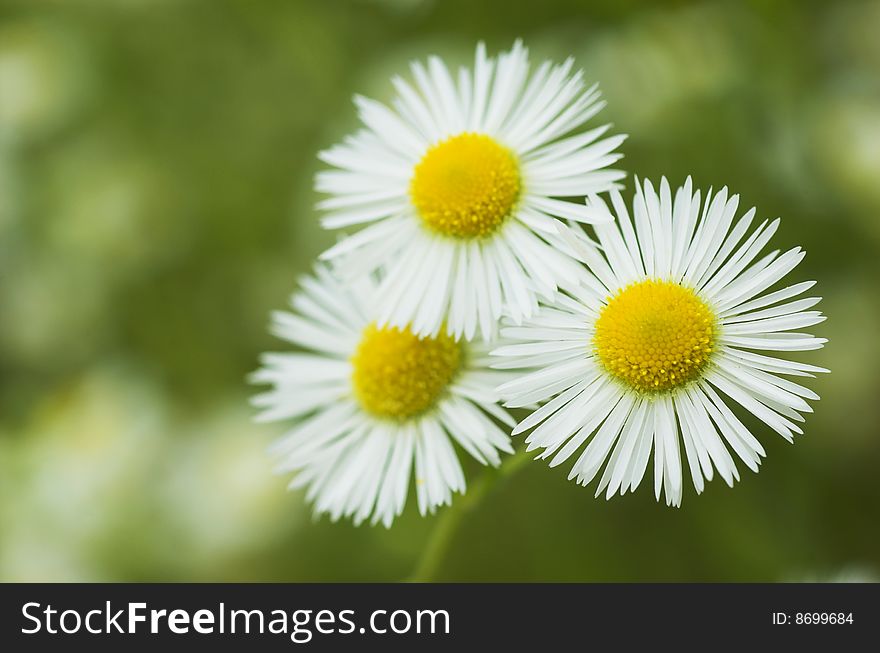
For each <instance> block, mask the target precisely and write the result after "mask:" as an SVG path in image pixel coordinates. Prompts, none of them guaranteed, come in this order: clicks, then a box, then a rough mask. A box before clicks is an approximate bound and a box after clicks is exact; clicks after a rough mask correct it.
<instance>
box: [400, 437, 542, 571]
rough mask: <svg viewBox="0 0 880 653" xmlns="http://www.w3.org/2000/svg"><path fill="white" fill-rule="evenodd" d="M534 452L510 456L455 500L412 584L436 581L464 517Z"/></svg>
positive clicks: (437, 528)
mask: <svg viewBox="0 0 880 653" xmlns="http://www.w3.org/2000/svg"><path fill="white" fill-rule="evenodd" d="M532 455H533V454H531V453H526V450H525V449H524V448H523V449H520V450H519V451H517V452H516V453H515V454H513V455H512V456H510V457H508V458H507V459H506V460H505V461H504V462H503V463H502V464H501V466H500V467H498V468H492V467H490V468H487V469H486V470H485V471H484V472H483V474H482V476H480V477H479V478H478V479H477V480H476V482H475V483H474V484H473V485H471V487H470V488H468V490H467V492H466V493H465V494H464V496H462V497H460V498H459V499H458V501H454V502H453V503H452V505H451V506H450V507H449V508H447V509H446V510H445V511H444V512H443V513H442V514H441V515H440V517H439V518H438V520H437V525H436V526H435V527H434V531H433V532H432V533H431V536H430V538H429V539H428V543H427V545H426V546H425V550H424V552H423V553H422V556H421V557H420V558H419V561H418V563H417V564H416V567H415V570H414V571H413V573H412V574H411V575H410V577H409V581H410V582H414V583H426V582H430V581H432V580H435V579H436V576H437V571H438V570H439V568H440V566H441V565H442V563H443V561H444V560H445V559H446V555H447V553H448V552H449V548H450V545H451V544H452V542H453V541H454V540H455V536H456V534H457V533H458V529H459V527H460V526H461V524H462V522H463V520H464V518H465V517H466V516H467V515H469V514H470V513H472V512H473V511H474V509H476V508H477V507H478V506H479V505H480V503H481V502H482V500H483V498H484V497H485V496H486V495H487V494H488V493H489V492H490V490H492V489H493V488H495V487H496V486H497V485H498V484H499V483H500V482H502V481H504V480H505V479H507V478H509V477H510V476H513V474H514V473H516V472H517V471H518V470H519V469H520V468H521V467H522V466H523V465H524V464H525V463H526V462H528V461H529V460H531V458H532Z"/></svg>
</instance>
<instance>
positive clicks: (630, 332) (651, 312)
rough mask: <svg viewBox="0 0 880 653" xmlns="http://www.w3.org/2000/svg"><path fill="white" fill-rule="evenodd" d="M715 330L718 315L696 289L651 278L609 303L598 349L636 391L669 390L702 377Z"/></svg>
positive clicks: (603, 359)
mask: <svg viewBox="0 0 880 653" xmlns="http://www.w3.org/2000/svg"><path fill="white" fill-rule="evenodd" d="M715 331H716V326H715V315H714V313H713V312H712V310H711V309H710V308H709V307H708V306H707V305H706V303H705V302H704V301H703V300H702V299H700V298H699V297H698V296H697V295H696V293H694V291H693V290H691V289H689V288H685V287H684V286H681V285H679V284H677V283H675V282H672V281H658V280H653V279H648V280H646V281H640V282H637V283H632V284H630V285H629V286H627V287H626V288H624V289H623V290H621V291H620V292H618V293H617V294H616V295H615V296H614V297H612V298H611V299H610V300H609V301H608V305H607V306H605V308H603V309H602V311H601V313H600V314H599V319H598V320H597V321H596V332H595V334H594V336H593V346H594V347H595V351H596V354H597V356H598V357H599V360H600V361H601V363H602V366H603V367H604V368H605V369H606V370H607V371H608V372H609V373H611V374H612V375H613V376H615V377H617V378H618V379H620V380H621V381H623V382H625V383H626V384H627V385H629V386H630V387H631V388H633V389H634V390H637V391H639V392H663V391H667V390H672V389H675V388H678V387H680V386H682V385H685V384H686V383H689V382H691V381H694V380H696V379H698V378H699V377H700V375H701V373H702V372H703V371H704V369H705V367H706V364H707V363H708V362H709V356H710V355H711V353H712V348H713V346H714V342H715Z"/></svg>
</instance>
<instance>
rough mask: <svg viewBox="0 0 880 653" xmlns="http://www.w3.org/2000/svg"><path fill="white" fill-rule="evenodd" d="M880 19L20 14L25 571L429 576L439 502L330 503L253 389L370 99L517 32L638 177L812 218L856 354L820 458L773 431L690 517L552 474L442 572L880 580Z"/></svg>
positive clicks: (797, 229) (2, 169)
mask: <svg viewBox="0 0 880 653" xmlns="http://www.w3.org/2000/svg"><path fill="white" fill-rule="evenodd" d="M878 31H880V2H877V1H873V0H872V1H857V2H834V3H830V2H807V1H801V2H796V1H794V0H792V1H790V2H773V3H766V4H764V3H760V2H717V1H711V2H670V3H659V2H647V1H646V2H640V1H637V0H627V1H619V0H605V1H601V2H586V1H583V0H580V1H575V0H555V1H550V0H548V1H544V2H510V1H508V0H494V1H491V2H474V1H472V0H434V1H431V0H427V1H420V0H384V1H382V0H359V1H357V0H349V1H344V0H321V1H319V0H314V1H306V0H287V1H282V0H279V1H274V2H268V1H253V0H117V1H111V0H104V1H98V0H94V1H86V0H63V1H62V0H57V1H50V0H21V1H14V0H0V578H2V579H3V580H29V581H32V580H279V581H280V580H291V581H306V580H310V581H311V580H397V579H402V578H405V577H407V576H408V574H409V573H410V572H411V570H412V569H413V568H414V566H415V565H416V563H417V561H418V559H419V557H420V556H421V554H422V552H423V551H424V549H425V547H426V542H428V540H429V538H430V536H431V532H432V529H433V528H434V527H435V526H436V524H437V518H431V519H422V518H420V517H419V516H418V515H417V514H416V511H415V510H414V509H412V508H413V506H412V504H413V503H414V502H412V501H411V502H410V504H411V505H410V507H409V509H408V510H407V513H406V515H405V516H404V517H403V518H402V519H400V520H399V521H398V522H397V523H396V524H395V525H394V527H393V528H392V529H391V530H385V529H384V528H381V527H377V528H369V527H363V528H360V529H356V528H353V527H352V526H350V525H349V524H347V523H340V524H333V523H330V522H329V521H328V520H326V519H323V520H317V521H316V520H314V519H313V518H312V516H311V514H310V512H309V509H308V507H307V506H305V505H304V503H303V500H302V496H301V495H300V494H295V493H294V494H290V493H287V492H286V491H285V486H286V479H284V478H280V477H276V476H274V475H273V474H272V473H271V460H270V459H269V458H268V457H267V455H266V453H265V449H266V447H267V445H268V444H269V443H270V442H271V441H272V440H273V438H274V437H276V436H277V435H279V434H280V433H281V431H282V428H283V427H282V426H279V425H268V426H266V425H255V424H253V423H252V422H251V417H252V409H251V408H250V407H249V405H248V403H247V400H248V397H249V395H251V394H253V392H254V389H253V388H251V387H249V386H248V385H247V384H246V382H245V377H246V375H247V373H248V372H250V371H252V370H253V369H254V368H255V367H256V361H257V356H258V354H259V353H260V352H261V351H264V350H270V349H276V348H279V347H280V346H281V345H280V344H279V343H277V342H275V341H273V339H272V338H271V337H270V336H269V335H268V334H267V332H266V324H267V320H268V313H269V311H270V310H271V309H274V308H280V307H282V306H283V305H284V304H285V303H286V299H287V296H288V294H289V293H290V292H291V291H292V290H293V289H294V287H295V283H296V279H297V276H298V275H300V274H301V273H303V272H305V271H307V270H308V269H309V267H310V265H311V261H312V259H313V258H314V257H315V256H316V255H317V254H318V253H319V252H320V251H321V250H322V249H324V248H325V247H327V246H328V245H329V244H331V242H332V241H333V236H332V235H329V234H327V233H322V232H321V230H320V229H319V228H318V226H317V220H316V215H315V211H314V210H313V205H314V202H315V199H316V198H315V196H314V194H313V191H312V189H311V183H312V177H313V175H314V173H315V171H316V170H317V167H318V163H317V160H316V158H315V152H316V151H317V150H319V149H321V148H323V147H326V146H328V145H330V144H332V143H333V142H334V141H336V140H337V139H339V138H340V137H341V136H343V135H344V134H345V133H346V132H347V131H348V130H350V129H352V128H353V127H354V125H355V117H354V111H353V108H352V106H351V102H350V98H351V95H352V94H353V93H354V92H355V91H358V92H362V93H364V94H367V95H371V96H374V97H377V98H379V99H388V98H389V97H390V94H391V86H390V83H389V82H388V78H389V77H390V75H391V74H392V73H394V72H398V71H401V72H403V71H405V69H406V63H407V61H408V60H409V59H411V58H415V57H424V56H426V55H428V54H430V53H438V54H441V55H443V56H444V57H445V58H447V59H448V60H449V61H451V62H452V63H465V62H468V61H469V60H470V59H471V57H472V52H473V47H474V44H475V43H476V41H478V40H480V39H483V40H485V41H486V42H487V44H488V45H489V47H490V49H491V50H492V51H493V52H497V51H498V50H499V49H502V48H507V47H509V46H510V45H511V43H512V42H513V40H514V39H515V38H516V37H523V38H524V39H525V40H526V43H527V45H528V46H529V47H530V48H531V51H532V56H533V60H537V59H542V58H545V57H550V58H555V59H561V58H564V57H566V56H568V55H574V56H575V57H576V60H577V63H578V64H579V65H580V66H582V67H583V68H585V69H586V71H587V77H588V78H590V79H594V80H597V81H598V82H600V84H601V87H602V88H603V89H604V92H605V95H606V98H607V100H608V102H609V106H608V108H607V109H606V110H605V111H604V112H603V114H602V116H601V117H602V118H604V119H605V120H610V121H613V122H614V123H615V125H616V126H615V129H616V130H618V131H622V132H627V133H629V134H630V140H629V141H628V142H627V143H626V144H625V145H624V152H625V154H626V158H625V159H624V161H623V164H624V165H623V167H624V168H625V169H627V170H629V171H631V172H635V173H637V174H639V175H641V176H647V177H650V178H652V179H656V178H658V177H659V176H660V175H661V174H665V175H667V176H668V177H669V178H670V180H671V181H672V182H673V183H675V184H678V183H681V182H682V181H683V180H684V178H685V176H686V175H687V174H693V175H694V177H695V181H696V183H697V184H698V185H699V186H701V187H708V186H710V185H713V186H715V187H716V188H717V187H720V186H722V185H724V184H727V185H729V186H730V187H731V189H732V190H734V191H735V192H739V193H741V195H742V201H743V204H744V205H745V206H746V207H748V206H752V205H757V207H758V209H759V211H758V213H759V215H760V216H764V217H775V216H777V215H778V216H782V217H783V222H782V227H781V229H780V231H779V233H778V235H777V237H776V241H775V242H776V244H777V246H778V247H781V248H783V249H787V248H788V247H791V246H793V245H796V244H800V245H803V246H804V247H805V248H806V249H807V251H808V252H809V254H808V256H807V258H806V260H805V262H804V263H803V264H802V265H801V266H800V268H799V269H798V271H797V275H798V277H799V279H817V280H819V281H820V284H819V286H818V289H819V292H820V294H821V295H823V296H824V298H825V299H824V301H823V304H822V305H821V306H820V308H822V309H823V310H824V311H825V312H826V313H827V314H828V315H829V320H828V321H827V322H826V323H824V324H823V325H821V326H820V327H818V328H816V329H815V331H816V332H817V333H819V334H821V335H824V336H827V337H828V338H830V344H829V345H828V346H827V348H826V349H825V350H823V351H821V352H815V353H812V354H806V355H805V357H804V359H805V360H808V361H809V362H812V363H815V364H818V365H824V366H827V367H830V368H833V374H832V375H830V376H826V377H824V378H820V379H817V380H816V381H815V382H814V383H812V387H813V388H814V389H815V390H816V391H817V392H819V394H820V395H822V401H821V402H819V403H818V404H817V405H816V414H815V415H813V416H811V418H810V419H808V422H807V429H806V435H805V436H804V437H802V438H800V439H799V440H798V441H797V444H796V446H791V445H789V444H787V443H786V442H785V441H783V440H782V439H781V438H779V437H778V436H776V435H775V434H773V433H772V432H770V430H769V429H767V428H761V427H760V426H759V425H757V424H754V426H755V428H756V429H758V433H759V436H760V438H761V440H762V441H763V442H764V443H765V446H766V449H767V452H768V458H767V459H766V461H765V463H764V465H763V467H762V472H761V473H760V474H758V475H754V474H752V473H751V472H749V471H748V470H747V469H746V468H745V467H744V466H740V467H741V473H742V476H743V480H742V482H741V483H739V484H738V485H737V486H735V487H734V489H729V488H728V487H727V486H726V485H724V483H723V482H722V481H721V480H720V479H716V480H715V481H714V482H712V483H711V484H709V486H708V489H707V491H706V492H705V494H704V495H703V496H701V497H696V496H695V495H694V494H693V490H692V489H691V490H690V492H689V493H688V494H687V495H686V496H685V498H684V502H683V507H682V508H681V509H679V510H675V509H669V508H666V507H665V506H664V505H662V504H660V505H658V504H656V503H655V501H654V498H653V494H652V492H651V491H650V489H649V488H644V487H643V488H641V489H642V490H644V491H640V492H638V493H637V494H636V495H629V496H626V497H624V498H617V499H614V500H612V501H611V502H605V501H604V500H595V499H593V498H592V492H591V491H590V490H585V489H583V488H580V487H577V486H575V485H573V484H571V483H569V482H567V481H566V480H565V474H564V472H563V471H562V470H560V469H556V470H550V469H548V468H547V467H546V466H544V465H541V464H532V465H528V466H525V467H524V468H523V469H522V470H520V471H519V472H518V474H517V475H515V476H514V477H512V478H510V479H508V480H507V481H506V482H504V483H502V484H500V485H498V486H497V487H496V488H494V490H492V491H491V492H489V493H488V494H487V496H486V498H485V500H484V501H483V502H482V503H481V504H479V505H478V506H476V507H475V508H474V509H473V510H472V511H471V512H469V513H467V514H466V515H464V517H463V519H462V521H461V525H460V529H459V530H458V531H457V533H455V535H454V537H453V538H452V540H451V541H450V545H449V550H448V554H447V555H446V556H445V557H444V559H443V561H442V563H441V564H440V565H439V567H438V569H437V572H436V576H435V577H436V578H437V579H440V580H563V581H565V580H596V581H640V580H641V581H644V580H719V581H745V580H750V581H754V580H761V581H777V580H780V581H781V580H798V579H811V580H815V579H832V578H840V577H842V576H841V575H843V576H844V577H846V578H876V577H877V571H878V569H880V547H878V545H877V543H878V541H880V515H878V506H880V484H878V482H877V481H878V469H880V438H878V436H880V429H878V424H880V400H878V397H880V338H878V324H880V290H878V282H880V39H878V38H877V33H878ZM595 124H598V123H595ZM630 186H631V184H630ZM468 471H469V472H470V473H471V478H473V477H474V476H476V475H478V474H479V473H480V471H481V470H479V469H473V468H471V469H469V470H468Z"/></svg>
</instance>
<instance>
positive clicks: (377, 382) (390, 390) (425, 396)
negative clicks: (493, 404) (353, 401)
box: [351, 324, 462, 420]
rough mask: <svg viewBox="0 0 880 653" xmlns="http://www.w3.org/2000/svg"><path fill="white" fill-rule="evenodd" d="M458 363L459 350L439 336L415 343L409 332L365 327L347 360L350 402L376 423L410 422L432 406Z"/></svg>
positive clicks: (442, 335)
mask: <svg viewBox="0 0 880 653" xmlns="http://www.w3.org/2000/svg"><path fill="white" fill-rule="evenodd" d="M461 358H462V352H461V346H460V345H459V344H458V343H457V342H455V340H454V339H453V338H451V337H450V336H448V335H446V334H445V333H444V332H443V331H441V332H440V334H439V335H438V336H437V337H436V338H419V337H418V336H416V335H414V334H413V333H412V331H410V330H409V329H408V328H406V329H398V328H397V327H384V328H378V327H377V326H376V325H375V324H370V325H369V326H368V327H367V328H366V329H364V332H363V335H362V336H361V341H360V344H359V345H358V348H357V351H356V352H355V354H354V356H353V357H352V359H351V361H352V365H353V367H354V371H353V373H352V382H353V385H354V394H355V397H356V398H357V400H358V402H359V403H360V405H361V407H362V408H363V409H364V410H365V411H366V412H368V413H370V414H371V415H374V416H376V417H382V418H391V419H398V420H402V419H407V418H409V417H414V416H415V415H418V414H419V413H422V412H424V411H426V410H428V409H429V408H431V407H432V406H433V405H434V404H435V403H436V402H437V400H438V399H439V398H440V396H441V395H442V394H443V392H444V391H445V390H446V388H447V387H448V386H449V383H450V382H451V381H452V379H453V377H454V376H455V374H456V372H457V371H458V369H459V366H460V365H461Z"/></svg>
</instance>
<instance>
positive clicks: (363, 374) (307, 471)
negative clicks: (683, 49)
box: [252, 267, 514, 526]
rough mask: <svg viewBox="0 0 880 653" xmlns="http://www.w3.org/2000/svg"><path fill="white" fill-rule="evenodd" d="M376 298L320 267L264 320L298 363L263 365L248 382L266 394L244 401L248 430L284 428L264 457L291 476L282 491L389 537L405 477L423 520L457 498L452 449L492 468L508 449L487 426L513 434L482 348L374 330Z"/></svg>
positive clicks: (283, 357) (364, 283)
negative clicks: (271, 424)
mask: <svg viewBox="0 0 880 653" xmlns="http://www.w3.org/2000/svg"><path fill="white" fill-rule="evenodd" d="M375 291H376V284H375V282H374V281H373V280H372V277H367V278H365V279H362V280H360V282H359V283H357V284H354V285H352V286H350V287H343V285H342V284H340V282H339V280H338V279H337V278H336V277H335V276H334V275H333V274H332V273H331V272H330V271H329V270H327V269H326V268H323V267H319V268H318V269H317V270H316V276H314V277H307V278H305V279H303V281H302V290H301V291H300V292H298V293H296V294H295V295H294V296H293V298H292V300H291V301H292V305H293V309H294V311H295V312H294V313H287V312H278V313H276V314H275V315H274V318H273V332H274V333H275V335H277V336H279V337H281V338H283V339H285V340H287V341H289V342H291V343H293V344H295V345H297V346H299V347H301V348H303V349H304V350H305V351H302V352H297V353H269V354H265V355H264V356H263V358H262V363H263V367H262V369H260V370H259V371H257V372H255V373H254V375H253V377H252V378H253V381H254V382H256V383H268V384H270V385H271V386H272V388H271V389H270V390H269V391H268V392H265V393H263V394H261V395H259V396H257V397H255V398H254V403H255V404H256V405H257V406H259V407H261V408H262V409H263V412H262V413H261V415H260V417H259V418H260V419H261V420H264V421H271V420H289V421H290V422H291V425H292V428H291V430H290V431H289V432H288V433H287V434H286V435H285V436H284V437H283V438H281V440H280V441H279V442H278V443H277V445H276V446H275V453H276V454H277V455H278V456H279V457H280V458H281V463H280V466H279V470H281V471H292V472H296V476H295V478H294V479H293V481H292V482H291V487H307V488H308V491H307V497H308V499H309V500H310V501H313V502H314V504H315V510H316V512H318V513H329V514H330V516H331V518H332V519H334V520H336V519H338V518H340V517H343V516H345V517H351V518H353V520H354V521H355V523H360V522H361V521H363V520H365V519H368V518H369V519H370V520H371V521H372V522H373V523H376V522H378V521H381V522H382V523H384V524H385V525H386V526H390V525H391V522H392V521H393V520H394V518H395V517H396V516H398V515H400V513H401V512H402V510H403V507H404V504H405V503H406V497H407V494H408V492H409V487H410V479H411V477H412V476H415V486H416V495H417V498H418V505H419V510H420V511H421V513H422V514H425V513H426V512H433V511H434V509H435V508H436V507H437V506H439V505H442V504H447V503H450V502H451V500H452V493H453V492H464V490H465V479H464V473H463V472H462V469H461V465H460V464H459V461H458V455H457V453H456V450H455V448H454V447H453V444H452V443H453V441H454V442H457V443H458V444H459V445H460V446H461V448H462V449H464V450H465V451H466V452H468V453H469V454H470V455H471V456H473V457H474V458H475V459H476V460H478V461H479V462H481V463H483V464H489V465H498V464H499V462H500V457H499V452H500V451H504V452H511V451H512V449H511V446H510V439H509V437H508V435H507V434H506V433H505V432H504V431H502V430H501V429H500V428H499V426H498V425H497V424H496V423H495V421H494V420H493V419H492V418H493V417H494V418H497V419H498V420H501V421H502V422H505V423H507V424H508V425H509V426H511V427H512V426H513V423H514V422H513V421H512V420H511V419H510V417H509V416H508V415H507V413H506V411H504V409H502V408H501V407H499V406H498V405H497V404H496V402H497V400H498V397H497V395H496V394H495V391H494V388H495V387H496V386H497V385H498V383H499V382H500V381H501V380H503V378H504V377H505V374H504V373H502V372H498V371H494V370H491V369H489V367H488V360H489V359H488V354H487V349H486V346H485V345H483V344H481V343H478V342H468V343H465V342H457V341H456V340H454V339H453V338H452V337H450V336H448V335H446V334H445V333H438V334H437V335H435V336H418V335H416V334H414V333H413V332H412V330H411V329H409V328H408V327H397V326H378V325H377V324H376V322H375V319H374V317H373V305H374V303H373V297H374V294H375ZM413 467H414V468H415V469H414V471H413Z"/></svg>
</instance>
